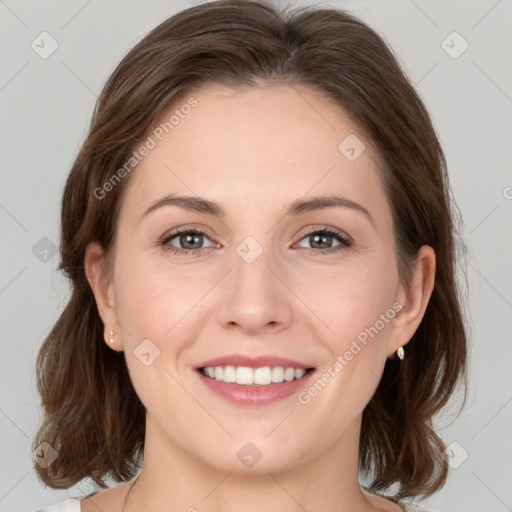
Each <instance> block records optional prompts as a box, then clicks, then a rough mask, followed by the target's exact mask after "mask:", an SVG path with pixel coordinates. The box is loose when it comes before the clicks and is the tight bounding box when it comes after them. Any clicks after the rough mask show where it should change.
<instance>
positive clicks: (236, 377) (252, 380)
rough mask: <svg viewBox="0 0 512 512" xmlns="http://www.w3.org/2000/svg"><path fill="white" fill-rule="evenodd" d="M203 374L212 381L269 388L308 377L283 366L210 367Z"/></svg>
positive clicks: (299, 369) (300, 370) (304, 373)
mask: <svg viewBox="0 0 512 512" xmlns="http://www.w3.org/2000/svg"><path fill="white" fill-rule="evenodd" d="M203 374H204V375H205V376H207V377H210V378H211V379H215V380H220V381H223V382H236V383H237V384H242V385H246V386H250V385H253V384H255V385H258V386H268V385H269V384H273V383H278V382H283V381H286V382H290V381H292V380H295V379H300V378H302V377H304V375H306V370H304V369H302V368H284V367H283V366H274V367H272V368H271V367H270V366H264V367H262V368H248V367H247V366H215V367H213V366H208V367H206V368H203Z"/></svg>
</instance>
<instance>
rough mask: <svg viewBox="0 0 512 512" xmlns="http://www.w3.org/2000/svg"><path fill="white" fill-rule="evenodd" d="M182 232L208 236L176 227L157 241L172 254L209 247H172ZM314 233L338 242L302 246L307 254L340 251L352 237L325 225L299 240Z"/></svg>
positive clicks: (348, 245)
mask: <svg viewBox="0 0 512 512" xmlns="http://www.w3.org/2000/svg"><path fill="white" fill-rule="evenodd" d="M182 234H197V235H203V236H206V237H207V238H210V237H209V236H208V233H206V231H204V230H202V229H200V228H195V227H188V228H179V229H176V230H175V231H173V232H172V233H169V234H165V235H164V237H163V238H161V239H160V241H159V242H160V245H161V246H162V248H163V249H164V250H165V251H169V252H172V253H174V254H179V255H184V256H191V255H193V254H195V255H198V254H201V253H202V252H203V251H205V250H207V249H209V248H210V247H201V248H199V249H179V248H177V247H174V246H172V245H170V244H169V242H170V241H171V240H172V239H174V238H176V237H177V236H179V235H182ZM315 234H327V235H330V236H332V237H334V238H335V239H336V240H337V241H338V242H339V245H336V246H334V247H329V248H328V249H308V248H303V249H304V250H305V251H306V252H307V253H309V254H314V255H318V254H329V253H334V252H338V251H341V250H344V249H348V248H349V247H350V246H351V245H352V243H353V241H352V239H351V238H350V237H349V236H348V235H346V234H345V233H343V232H342V231H338V230H336V229H333V228H330V227H327V226H325V227H322V228H317V229H314V230H312V231H308V232H307V233H305V234H304V235H303V236H302V238H301V239H300V240H299V241H302V240H304V238H307V237H308V236H311V235H315Z"/></svg>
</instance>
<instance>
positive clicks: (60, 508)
mask: <svg viewBox="0 0 512 512" xmlns="http://www.w3.org/2000/svg"><path fill="white" fill-rule="evenodd" d="M81 504H82V501H81V499H79V498H68V499H67V500H64V501H60V502H59V503H56V504H55V505H49V506H47V507H45V508H40V509H38V510H36V511H35V512H80V508H81Z"/></svg>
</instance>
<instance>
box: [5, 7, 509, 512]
mask: <svg viewBox="0 0 512 512" xmlns="http://www.w3.org/2000/svg"><path fill="white" fill-rule="evenodd" d="M196 3H199V2H184V1H181V2H172V3H171V2H170V1H146V2H142V1H136V2H130V3H128V2H120V1H119V2H114V1H102V2H100V1H99V0H89V1H86V0H85V1H84V0H80V1H76V0H72V1H69V0H68V1H66V2H64V1H61V2H55V1H45V2H40V1H21V0H5V1H0V38H1V62H2V66H1V70H0V106H1V112H2V118H1V119H2V123H1V134H0V144H1V166H0V168H1V172H2V174H1V188H0V222H1V229H2V247H3V251H2V253H3V257H2V262H3V263H2V265H1V268H0V307H1V315H2V322H1V327H2V337H1V345H0V347H1V348H0V350H1V355H0V362H1V363H0V364H1V376H0V379H1V387H0V392H1V395H0V400H1V402H0V443H1V456H0V511H1V512H6V511H10V512H12V511H30V510H35V509H37V508H39V507H40V506H43V505H45V504H49V503H55V502H57V501H59V500H63V499H65V498H66V497H68V496H73V495H80V494H82V493H85V492H90V491H91V490H93V489H94V487H93V486H92V485H90V484H88V483H87V482H82V483H80V484H79V485H77V486H75V487H73V488H71V489H69V490H67V491H54V490H51V489H49V488H45V487H43V486H42V484H41V483H40V482H39V480H38V479H37V477H36V473H35V470H34V469H33V467H32V466H33V463H32V454H31V451H30V445H31V440H32V436H33V434H34V432H35V430H36V427H37V425H38V423H39V420H40V408H39V398H38V395H37V393H36V388H35V373H34V364H35V358H36V354H37V351H38V348H39V346H40V344H41V342H42V340H43V339H44V337H45V335H46V333H47V332H48V330H49V329H50V328H51V326H52V324H53V323H54V322H55V321H56V319H57V318H58V315H59V313H60V311H61V310H62V308H63V306H64V304H65V302H66V299H67V297H68V288H67V283H66V282H65V281H64V279H63V278H62V277H61V276H60V275H59V274H58V273H57V272H56V267H57V264H58V255H55V256H53V257H52V252H51V249H52V244H54V245H58V239H59V234H58V211H59V201H60V194H61V192H62V187H63V184H64V181H65V178H66V176H67V173H68V172H69V169H70V166H71V163H72V161H73V158H74V156H75V155H76V153H77V150H78V148H79V146H80V144H81V142H82V141H83V139H84V136H85V133H86V129H87V126H88V122H89V119H90V117H91V114H92V110H93V106H94V103H95V101H96V96H97V95H98V94H99V91H100V90H101V87H102V86H103V84H104V82H105V80H106V79H107V77H108V76H109V74H110V73H111V72H112V71H113V69H114V67H115V65H116V64H117V62H118V61H119V59H120V58H121V56H122V55H123V54H124V53H125V52H126V51H127V50H128V49H129V48H130V47H131V46H132V45H133V44H134V42H135V41H137V40H138V39H140V38H141V37H142V36H143V35H144V34H145V33H147V32H148V31H149V30H150V29H151V28H153V27H154V26H156V25H157V24H158V23H159V22H160V21H162V20H163V19H164V18H166V17H167V16H169V15H171V14H173V13H175V12H177V11H179V10H181V9H183V8H185V7H189V6H191V5H194V4H196ZM301 3H309V2H301ZM323 5H332V6H338V7H345V8H348V9H349V10H351V11H352V12H354V13H355V14H356V15H358V16H359V17H360V18H361V19H363V20H365V21H367V22H368V23H369V24H370V25H371V26H372V27H373V28H374V29H375V30H377V31H378V32H379V33H380V34H381V35H383V36H384V38H385V39H386V40H387V41H388V42H389V43H390V44H391V46H392V47H393V48H394V50H395V52H396V53H397V54H398V55H399V57H400V59H401V61H402V63H403V65H404V67H405V68H406V70H407V72H408V74H409V76H410V78H411V80H412V82H413V83H415V84H416V85H417V89H418V91H419V93H420V94H421V96H422V97H423V99H424V101H425V103H426V105H427V107H428V108H429V110H430V112H431V114H432V117H433V120H434V123H435V126H436V128H437V130H438V133H439V135H440V138H441V141H442V143H443V145H444V149H445V151H446V156H447V160H448V167H449V172H450V175H451V181H452V187H453V193H454V196H455V199H456V201H457V203H458V205H459V207H460V210H461V212H462V215H463V218H464V226H463V232H462V235H463V239H464V240H465V241H466V243H467V245H468V253H467V256H468V261H467V269H468V270H467V276H468V285H469V303H468V305H469V309H470V313H471V318H472V320H471V322H472V323H471V325H472V333H471V338H472V339H471V368H470V377H471V386H470V396H469V400H468V405H467V407H466V408H465V410H464V411H463V413H462V414H461V415H460V416H459V417H458V418H457V419H455V415H454V411H456V407H455V405H454V406H453V407H450V408H448V409H447V411H446V412H445V413H444V414H443V415H442V416H440V417H439V418H438V421H437V424H438V425H439V427H440V428H441V434H442V436H443V438H444V439H445V441H446V442H447V443H452V442H457V443H458V444H457V445H451V449H452V450H453V451H452V452H451V459H450V460H451V463H452V465H453V466H454V469H452V471H451V474H450V478H449V481H448V483H447V485H446V487H445V488H444V489H443V490H442V491H441V492H439V493H438V494H437V495H435V496H434V497H432V498H430V499H428V500H426V501H425V502H424V503H423V505H424V506H425V507H428V508H429V509H430V510H432V511H437V512H448V511H450V512H451V511H453V510H455V509H460V510H465V511H466V512H472V511H475V512H476V511H478V512H481V511H483V510H485V511H486V512H502V511H507V510H509V511H510V510H512V485H511V483H512V463H511V460H512V442H511V436H510V432H511V428H510V427H511V424H512V372H511V371H510V367H511V363H512V343H511V336H510V332H511V327H512V321H511V317H512V286H511V285H512V271H511V265H510V262H511V259H510V255H511V253H512V250H511V249H512V229H510V228H511V220H512V199H510V198H511V197H512V189H511V188H510V187H512V173H511V168H510V167H511V161H512V159H511V156H512V155H511V153H512V149H511V148H512V137H511V135H512V133H511V132H512V129H511V110H512V69H511V65H510V62H511V61H510V48H512V35H511V34H512V31H511V25H512V23H511V21H512V3H511V2H510V0H501V1H495V0H490V1H487V0H482V1H427V0H414V1H413V0H395V1H387V2H383V1H367V0H365V1H358V2H349V1H347V2H344V1H339V2H334V1H333V2H329V3H327V2H324V3H323ZM43 31H47V32H48V33H50V34H51V36H52V37H53V38H54V39H55V40H56V41H57V42H58V45H59V46H58V49H57V50H56V51H55V52H54V53H53V54H52V55H51V56H49V57H48V58H46V59H43V58H41V57H40V56H39V55H38V54H37V53H36V52H35V51H34V50H33V49H32V47H31V43H32V41H34V40H36V42H37V41H38V40H40V39H38V36H39V34H41V32H43ZM453 31H457V32H458V33H460V35H461V36H462V37H463V38H464V40H465V41H467V43H468V44H469V47H468V49H467V50H466V51H465V52H464V53H462V54H461V55H460V56H458V58H453V55H454V54H455V53H458V52H459V51H460V50H461V49H462V48H463V46H462V45H463V41H462V40H460V39H457V38H456V36H451V37H448V36H449V35H450V34H452V32H453ZM447 37H448V39H447ZM454 37H455V39H454ZM445 40H446V42H445V43H444V48H443V46H442V42H443V41H445ZM45 47H46V48H48V47H49V46H48V45H46V46H45ZM450 47H451V48H450ZM445 50H448V51H449V52H451V53H452V56H450V55H449V54H448V53H447V52H446V51H445ZM507 187H508V188H507ZM45 237H46V238H47V239H48V240H46V239H45ZM41 239H43V240H42V241H41ZM45 251H46V252H45ZM465 457H467V458H466V459H465V460H464V458H465Z"/></svg>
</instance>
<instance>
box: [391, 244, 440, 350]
mask: <svg viewBox="0 0 512 512" xmlns="http://www.w3.org/2000/svg"><path fill="white" fill-rule="evenodd" d="M435 272H436V254H435V252H434V249H432V247H430V246H428V245H424V246H422V247H421V249H420V250H419V251H418V257H417V259H416V263H415V265H414V269H413V273H412V276H411V277H412V279H411V283H410V285H408V286H406V285H405V284H403V285H400V288H399V290H398V294H397V298H396V302H397V303H398V304H400V305H401V306H402V307H401V309H400V311H399V312H398V313H397V314H396V316H395V318H393V321H392V325H391V333H390V336H389V342H388V348H387V351H388V352H387V355H388V357H391V356H392V355H393V354H394V353H395V352H396V350H397V349H398V347H403V346H405V345H406V344H407V343H409V341H410V340H411V338H412V336H413V334H414V333H415V332H416V329H417V328H418V326H419V325H420V323H421V320H422V319H423V315H424V314H425V310H426V309H427V305H428V301H429V300H430V296H431V295H432V290H433V289H434V282H435Z"/></svg>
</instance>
